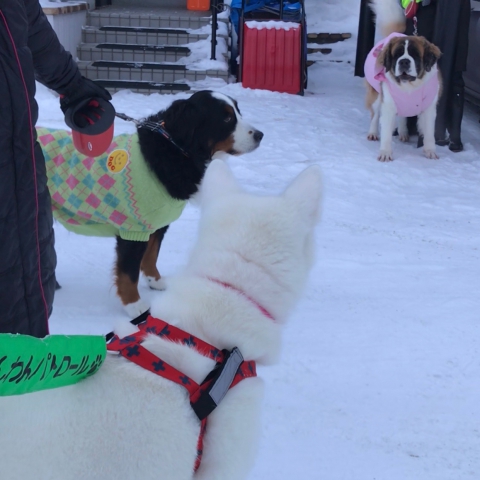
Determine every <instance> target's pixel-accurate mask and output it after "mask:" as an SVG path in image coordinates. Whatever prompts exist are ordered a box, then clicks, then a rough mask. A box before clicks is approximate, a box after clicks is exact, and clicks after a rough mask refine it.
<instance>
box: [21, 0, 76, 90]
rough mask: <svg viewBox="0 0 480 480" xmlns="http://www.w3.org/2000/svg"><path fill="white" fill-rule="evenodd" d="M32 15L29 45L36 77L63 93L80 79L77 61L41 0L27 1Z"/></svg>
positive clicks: (27, 8) (25, 0)
mask: <svg viewBox="0 0 480 480" xmlns="http://www.w3.org/2000/svg"><path fill="white" fill-rule="evenodd" d="M24 2H25V7H26V11H27V16H28V24H29V30H28V47H29V48H30V51H31V52H32V56H33V65H34V68H35V78H36V79H37V80H38V81H39V82H41V83H43V84H44V85H45V86H47V87H48V88H51V89H52V90H55V91H57V92H58V93H63V92H64V91H65V89H66V87H67V86H68V84H69V83H71V82H72V81H74V80H77V79H79V78H80V76H81V75H80V72H79V71H78V67H77V64H76V63H75V62H74V60H73V58H72V56H71V55H70V53H69V52H67V51H66V50H65V49H64V48H63V46H62V45H61V44H60V42H59V40H58V38H57V35H56V33H55V31H54V30H53V28H52V27H51V25H50V23H49V22H48V20H47V17H46V16H45V14H44V13H43V10H42V8H41V6H40V4H39V2H38V0H24Z"/></svg>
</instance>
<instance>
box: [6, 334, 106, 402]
mask: <svg viewBox="0 0 480 480" xmlns="http://www.w3.org/2000/svg"><path fill="white" fill-rule="evenodd" d="M106 352H107V347H106V343H105V337H103V336H94V335H50V336H48V337H45V338H35V337H30V336H28V335H11V334H0V396H7V395H21V394H23V393H30V392H35V391H37V390H46V389H49V388H57V387H64V386H66V385H72V384H73V383H77V382H79V381H80V380H82V379H84V378H86V377H89V376H90V375H93V374H94V373H95V372H97V371H98V369H99V368H100V366H101V365H102V363H103V361H104V359H105V355H106Z"/></svg>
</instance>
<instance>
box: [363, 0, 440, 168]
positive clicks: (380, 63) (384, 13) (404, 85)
mask: <svg viewBox="0 0 480 480" xmlns="http://www.w3.org/2000/svg"><path fill="white" fill-rule="evenodd" d="M390 7H392V8H391V10H390V11H389V10H388V9H389V8H390ZM397 7H398V8H400V7H399V5H398V2H392V1H391V0H375V1H374V2H373V3H372V8H373V9H374V11H375V12H376V14H377V24H379V23H380V22H382V21H383V22H387V23H386V24H381V25H379V26H380V28H381V31H382V33H384V34H386V38H384V39H383V40H382V41H380V42H379V43H377V44H376V45H375V46H374V48H373V49H372V50H371V51H370V53H369V54H368V56H367V59H366V61H365V78H366V80H367V99H366V104H367V108H368V109H369V110H370V112H371V113H372V119H371V122H370V128H369V131H368V137H367V138H368V139H369V140H378V139H379V132H378V127H379V123H380V130H381V136H380V153H379V155H378V160H380V161H381V162H387V161H390V160H392V159H393V156H392V136H393V131H394V128H395V119H396V116H398V117H399V120H398V135H399V138H400V140H401V141H402V142H407V141H408V139H409V137H408V129H407V117H415V116H418V130H419V133H420V134H421V135H423V151H424V154H425V156H426V157H427V158H438V156H437V154H436V152H435V136H434V130H435V117H436V113H437V101H438V99H439V97H440V95H441V89H442V80H441V76H440V72H439V70H438V68H437V60H438V59H439V58H440V56H441V52H440V50H439V48H438V47H436V46H435V45H434V44H432V43H430V42H429V41H428V40H426V39H425V38H424V37H418V36H407V35H403V34H402V33H397V32H396V31H395V29H401V24H402V17H399V14H400V15H402V16H403V13H402V10H401V8H400V11H399V10H398V8H397ZM403 18H404V17H403ZM403 22H404V20H403Z"/></svg>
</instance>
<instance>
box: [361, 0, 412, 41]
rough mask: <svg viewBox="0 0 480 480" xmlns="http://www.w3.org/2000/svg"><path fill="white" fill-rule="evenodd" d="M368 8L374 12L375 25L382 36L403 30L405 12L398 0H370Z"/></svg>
mask: <svg viewBox="0 0 480 480" xmlns="http://www.w3.org/2000/svg"><path fill="white" fill-rule="evenodd" d="M414 1H415V0H414ZM370 8H371V9H372V10H373V13H375V17H376V23H377V27H378V28H379V29H380V32H381V34H382V35H383V36H384V37H388V35H390V34H391V33H393V32H397V33H403V32H404V31H405V14H404V12H403V8H402V6H401V5H400V0H370Z"/></svg>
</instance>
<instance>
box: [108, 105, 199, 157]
mask: <svg viewBox="0 0 480 480" xmlns="http://www.w3.org/2000/svg"><path fill="white" fill-rule="evenodd" d="M115 116H116V117H118V118H121V119H122V120H126V121H128V122H133V123H134V124H135V125H136V126H137V127H138V128H148V129H149V130H150V131H151V132H156V133H159V134H160V135H162V136H163V137H164V138H165V139H167V140H168V141H169V142H170V143H171V144H172V145H175V146H176V147H177V148H178V149H179V150H180V151H181V152H182V153H183V155H185V156H186V157H189V156H190V154H189V153H188V152H187V151H186V150H185V149H183V148H182V147H181V146H180V145H178V143H176V142H175V140H174V139H173V138H172V136H171V135H170V134H169V133H168V132H167V131H166V130H165V120H161V121H160V122H151V121H148V120H145V121H143V122H142V121H141V120H136V119H135V118H132V117H129V116H128V115H125V114H124V113H119V112H116V113H115Z"/></svg>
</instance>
